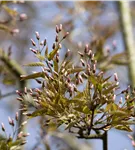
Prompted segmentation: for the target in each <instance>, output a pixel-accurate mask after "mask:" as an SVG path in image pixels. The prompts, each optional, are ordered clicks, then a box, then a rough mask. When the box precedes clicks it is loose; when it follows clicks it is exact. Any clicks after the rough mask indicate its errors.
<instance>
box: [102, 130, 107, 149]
mask: <svg viewBox="0 0 135 150" xmlns="http://www.w3.org/2000/svg"><path fill="white" fill-rule="evenodd" d="M102 140H103V150H108V134H107V131H105V133H104V134H103V138H102Z"/></svg>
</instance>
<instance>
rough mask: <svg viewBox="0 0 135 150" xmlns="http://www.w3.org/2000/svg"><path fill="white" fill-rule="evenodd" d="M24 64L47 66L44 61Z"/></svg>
mask: <svg viewBox="0 0 135 150" xmlns="http://www.w3.org/2000/svg"><path fill="white" fill-rule="evenodd" d="M24 66H30V67H36V66H45V64H44V63H42V62H34V63H30V64H26V65H24Z"/></svg>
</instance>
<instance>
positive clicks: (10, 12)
mask: <svg viewBox="0 0 135 150" xmlns="http://www.w3.org/2000/svg"><path fill="white" fill-rule="evenodd" d="M2 7H3V8H4V9H5V11H6V12H8V14H9V15H10V16H11V17H16V16H17V15H18V13H17V11H15V10H13V9H10V8H9V7H7V6H6V5H3V6H2Z"/></svg>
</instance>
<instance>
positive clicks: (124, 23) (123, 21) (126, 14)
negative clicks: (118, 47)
mask: <svg viewBox="0 0 135 150" xmlns="http://www.w3.org/2000/svg"><path fill="white" fill-rule="evenodd" d="M116 4H117V5H116V6H117V10H118V13H119V19H120V27H121V32H122V34H123V40H124V44H125V48H126V50H127V52H128V58H129V65H128V69H129V71H128V72H129V81H130V85H131V86H132V87H135V50H134V46H135V44H134V35H133V27H132V17H131V14H130V3H129V2H128V1H119V2H117V3H116ZM133 137H134V139H135V129H134V134H133ZM133 149H135V148H133Z"/></svg>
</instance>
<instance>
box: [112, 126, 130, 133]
mask: <svg viewBox="0 0 135 150" xmlns="http://www.w3.org/2000/svg"><path fill="white" fill-rule="evenodd" d="M115 129H118V130H124V131H128V132H133V130H132V129H131V128H130V127H129V126H128V125H117V126H115Z"/></svg>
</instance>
